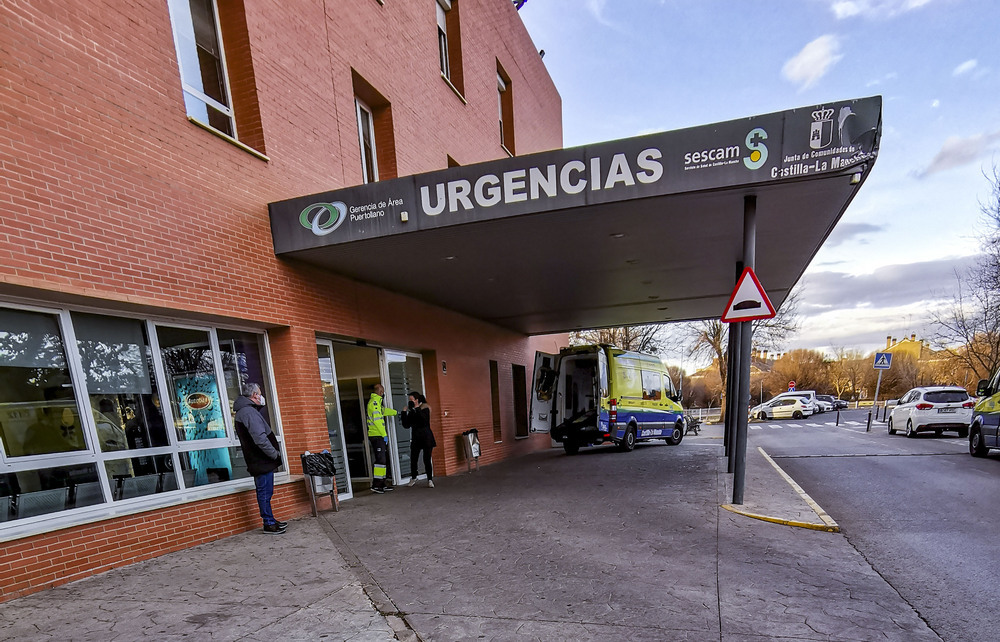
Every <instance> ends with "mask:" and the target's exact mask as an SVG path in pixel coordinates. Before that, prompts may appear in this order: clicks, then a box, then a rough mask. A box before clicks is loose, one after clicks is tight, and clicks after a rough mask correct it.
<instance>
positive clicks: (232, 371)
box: [0, 307, 277, 524]
mask: <svg viewBox="0 0 1000 642" xmlns="http://www.w3.org/2000/svg"><path fill="white" fill-rule="evenodd" d="M151 327H153V326H152V325H150V324H149V322H148V321H145V320H142V319H134V318H125V317H118V316H109V315H101V314H93V313H84V312H65V311H60V312H42V311H30V310H21V309H12V308H4V307H0V446H2V451H0V453H2V455H3V458H2V460H0V522H12V521H15V520H24V519H29V518H34V517H38V516H42V515H48V514H53V513H59V512H62V511H67V510H73V509H77V508H83V507H86V506H94V505H101V504H104V503H106V502H111V501H124V500H130V499H135V498H142V497H147V496H153V495H157V494H160V493H169V492H171V491H175V490H178V489H179V488H191V487H195V486H203V485H207V484H212V483H219V482H224V481H230V480H234V479H243V478H247V477H249V475H248V474H247V471H246V464H245V462H244V460H243V455H242V452H241V450H240V448H239V447H238V442H237V440H236V439H235V436H232V435H229V434H227V424H228V420H227V419H226V415H227V413H228V412H229V410H228V409H227V408H226V401H227V395H226V393H225V392H223V385H225V386H226V388H227V389H228V392H229V393H230V395H232V397H233V398H234V399H235V397H236V396H237V394H238V392H237V391H238V390H239V387H240V384H242V383H245V382H247V381H255V382H259V383H261V384H262V385H263V384H265V382H268V381H270V378H269V376H268V373H269V367H268V364H267V343H266V336H265V335H264V334H255V333H250V332H239V331H230V330H216V329H188V328H178V327H171V326H156V330H155V333H156V334H155V340H154V337H152V336H150V335H149V334H148V329H149V328H151ZM63 330H65V335H64V334H63ZM67 337H73V339H75V348H76V349H75V350H67V349H66V348H67V346H65V345H64V342H65V341H66V340H67ZM216 340H218V344H219V345H221V350H214V349H213V345H216ZM157 344H158V349H159V352H158V353H156V352H154V349H153V346H154V345H157ZM77 356H78V357H79V360H77ZM221 372H224V373H225V382H224V383H223V382H222V379H221V378H220V377H219V376H218V375H217V373H221ZM264 388H265V394H268V392H267V386H264ZM77 391H79V393H80V396H79V397H78V396H77V394H76V392H77ZM161 399H162V400H163V402H164V403H166V404H167V405H168V406H169V408H165V407H161ZM81 413H82V414H81ZM264 415H265V418H266V419H267V420H268V421H269V422H272V425H273V423H274V422H273V420H274V419H276V418H277V414H276V411H275V409H274V407H273V404H268V406H267V408H266V409H265V411H264ZM170 422H173V423H174V429H173V430H171V429H169V428H168V423H170ZM174 434H176V438H175V437H173V436H172V435H174ZM205 439H218V440H222V441H221V443H220V442H216V443H212V444H210V445H212V446H213V447H214V448H212V449H206V448H205V447H206V446H207V445H209V444H204V445H202V444H199V443H198V442H197V441H195V440H205ZM179 442H180V443H179ZM95 444H96V445H95ZM186 448H198V450H191V451H190V452H186V451H185V449H186ZM36 455H45V457H35V456H36ZM178 459H179V461H180V462H181V465H180V467H179V468H180V470H175V468H176V467H177V466H175V462H177V461H178ZM102 470H103V474H102V473H101V471H102ZM61 523H62V522H59V524H61Z"/></svg>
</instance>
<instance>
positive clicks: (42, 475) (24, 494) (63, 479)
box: [0, 464, 104, 522]
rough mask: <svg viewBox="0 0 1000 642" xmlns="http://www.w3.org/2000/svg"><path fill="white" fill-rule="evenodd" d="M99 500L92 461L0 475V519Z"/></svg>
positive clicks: (25, 516)
mask: <svg viewBox="0 0 1000 642" xmlns="http://www.w3.org/2000/svg"><path fill="white" fill-rule="evenodd" d="M103 501H104V495H103V494H102V491H101V484H100V481H99V480H98V477H97V467H96V466H95V465H94V464H81V465H78V466H58V467H55V468H42V469H40V470H23V471H19V472H16V473H7V474H4V475H0V522H7V521H13V520H15V519H25V518H28V517H35V516H37V515H45V514H47V513H57V512H59V511H63V510H67V509H70V508H80V507H83V506H91V505H93V504H100V503H102V502H103Z"/></svg>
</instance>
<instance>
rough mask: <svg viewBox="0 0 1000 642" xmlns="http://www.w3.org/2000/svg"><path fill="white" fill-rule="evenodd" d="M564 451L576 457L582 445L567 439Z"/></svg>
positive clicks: (564, 443)
mask: <svg viewBox="0 0 1000 642" xmlns="http://www.w3.org/2000/svg"><path fill="white" fill-rule="evenodd" d="M563 450H565V451H566V454H567V455H575V454H577V453H578V452H580V444H579V442H577V441H574V440H573V439H567V440H566V441H564V442H563Z"/></svg>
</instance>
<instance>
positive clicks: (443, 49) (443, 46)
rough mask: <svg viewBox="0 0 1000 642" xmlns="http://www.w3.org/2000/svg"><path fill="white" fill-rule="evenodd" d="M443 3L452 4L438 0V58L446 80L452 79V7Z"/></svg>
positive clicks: (446, 0) (447, 0) (445, 0)
mask: <svg viewBox="0 0 1000 642" xmlns="http://www.w3.org/2000/svg"><path fill="white" fill-rule="evenodd" d="M442 1H444V2H447V3H448V5H450V4H451V2H450V1H449V0H437V3H436V4H437V25H438V57H439V58H440V63H441V73H442V74H444V77H445V78H451V65H450V64H449V62H448V14H447V10H448V9H450V8H451V7H450V6H447V7H446V6H444V5H443V4H442Z"/></svg>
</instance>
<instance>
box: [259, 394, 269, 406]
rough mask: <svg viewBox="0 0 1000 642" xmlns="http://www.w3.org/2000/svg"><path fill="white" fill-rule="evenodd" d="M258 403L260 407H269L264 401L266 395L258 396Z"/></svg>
mask: <svg viewBox="0 0 1000 642" xmlns="http://www.w3.org/2000/svg"><path fill="white" fill-rule="evenodd" d="M257 403H258V404H260V405H262V406H266V405H267V402H266V401H264V395H258V396H257Z"/></svg>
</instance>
